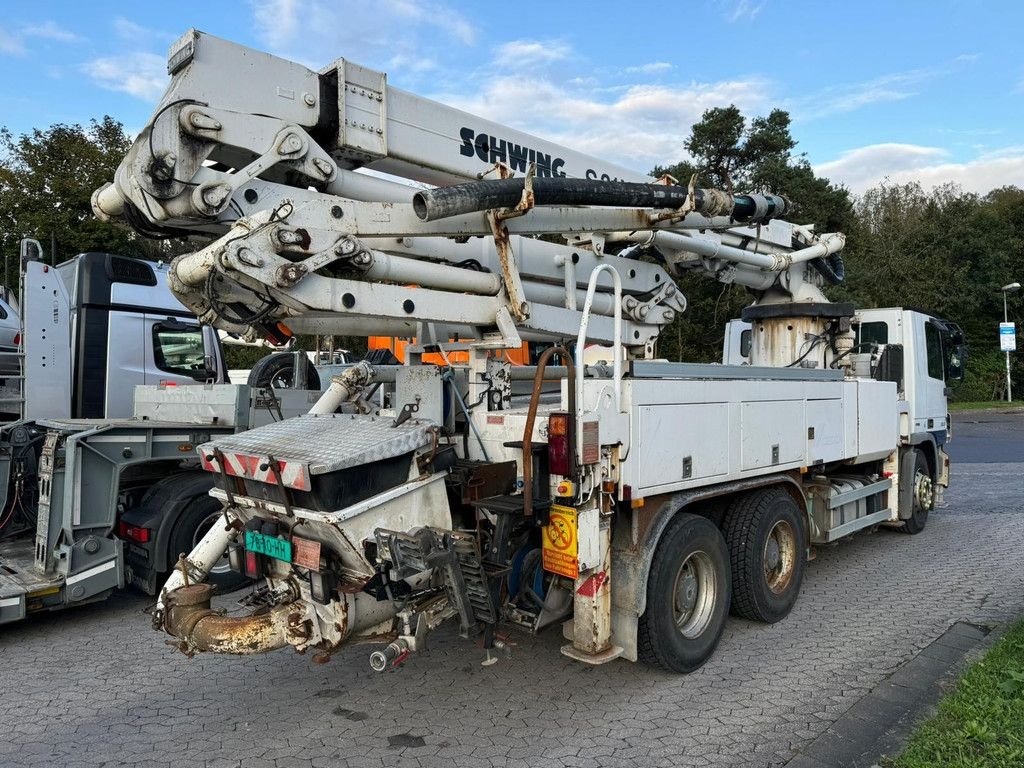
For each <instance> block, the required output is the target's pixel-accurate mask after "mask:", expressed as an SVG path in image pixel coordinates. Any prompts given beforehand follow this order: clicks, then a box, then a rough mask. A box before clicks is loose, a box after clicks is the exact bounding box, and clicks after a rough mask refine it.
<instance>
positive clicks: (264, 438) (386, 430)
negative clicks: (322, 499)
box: [200, 413, 433, 475]
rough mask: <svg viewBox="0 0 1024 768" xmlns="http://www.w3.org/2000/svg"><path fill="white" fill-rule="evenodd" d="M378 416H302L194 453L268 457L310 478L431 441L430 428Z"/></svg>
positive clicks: (212, 443)
mask: <svg viewBox="0 0 1024 768" xmlns="http://www.w3.org/2000/svg"><path fill="white" fill-rule="evenodd" d="M392 421H393V420H392V419H390V418H387V417H383V416H358V415H354V414H345V413H341V414H338V413H335V414H329V415H326V416H315V415H310V414H306V415H303V416H296V417H294V418H291V419H285V420H284V421H278V422H276V423H274V424H267V425H266V426H265V427H258V428H257V429H250V430H249V431H247V432H240V433H238V434H235V435H225V436H223V437H218V438H216V439H215V440H211V441H210V442H209V443H206V444H205V445H203V446H202V447H201V449H200V450H204V451H207V450H211V449H213V448H219V449H220V450H221V451H223V452H224V453H241V454H247V455H249V456H266V455H268V454H270V455H272V456H273V457H274V458H275V459H277V460H278V461H294V462H299V463H302V464H305V465H307V466H308V467H309V473H310V474H311V475H322V474H327V473H329V472H337V471H338V470H340V469H346V468H348V467H358V466H360V465H362V464H369V463H371V462H374V461H379V460H381V459H390V458H393V457H395V456H401V455H403V454H406V453H409V452H410V451H414V450H416V449H417V448H422V447H423V446H425V445H429V444H430V442H431V441H432V440H433V437H432V436H431V433H430V430H431V428H432V427H433V424H431V423H429V422H425V421H420V420H418V419H410V420H409V421H406V422H405V423H403V424H399V425H398V426H397V427H394V426H392Z"/></svg>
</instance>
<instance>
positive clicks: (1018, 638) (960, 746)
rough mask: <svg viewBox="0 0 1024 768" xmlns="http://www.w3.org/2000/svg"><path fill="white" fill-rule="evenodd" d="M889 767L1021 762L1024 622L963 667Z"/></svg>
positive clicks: (1003, 766)
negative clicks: (949, 690)
mask: <svg viewBox="0 0 1024 768" xmlns="http://www.w3.org/2000/svg"><path fill="white" fill-rule="evenodd" d="M884 765H886V766H888V767H890V768H944V767H947V766H948V768H1020V767H1021V766H1024V621H1019V622H1017V624H1015V625H1014V626H1013V627H1012V628H1011V629H1010V630H1009V631H1008V632H1007V633H1006V634H1005V635H1004V636H1003V637H1002V638H1000V640H999V641H998V642H997V643H996V644H995V645H994V646H993V647H992V648H991V649H990V650H989V652H988V653H987V654H985V656H984V657H983V658H982V659H981V660H979V661H977V662H975V663H974V664H973V665H971V667H970V668H969V669H968V670H967V672H966V673H965V674H964V676H963V677H962V678H960V681H959V682H958V683H957V686H956V689H955V690H954V691H953V692H952V693H951V694H950V695H948V696H947V697H946V698H944V699H943V700H942V701H941V702H939V711H938V714H936V716H935V717H933V718H932V719H931V720H928V721H926V722H924V723H922V724H921V725H919V726H918V727H917V728H916V729H915V731H914V733H913V735H912V736H911V738H910V742H909V743H908V744H907V746H906V749H904V750H903V754H901V755H900V756H899V757H898V758H896V759H895V760H889V761H886V762H885V763H884Z"/></svg>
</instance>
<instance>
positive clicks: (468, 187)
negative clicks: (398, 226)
mask: <svg viewBox="0 0 1024 768" xmlns="http://www.w3.org/2000/svg"><path fill="white" fill-rule="evenodd" d="M524 184H525V179H524V178H518V179H495V180H489V181H471V182H468V183H466V184H454V185H452V186H450V187H438V188H437V189H425V190H422V191H420V192H417V193H416V195H415V196H414V197H413V201H412V205H413V210H415V211H416V215H417V216H419V218H420V219H421V220H422V221H435V220H437V219H446V218H449V217H451V216H460V215H462V214H466V213H476V212H479V211H488V210H491V209H494V208H511V207H513V206H515V205H517V204H518V203H519V201H520V200H521V199H522V196H523V187H524ZM533 195H534V204H535V205H593V206H608V207H613V208H679V207H680V206H682V205H683V203H684V202H686V196H687V189H686V187H682V186H678V185H665V184H639V183H635V182H626V181H594V180H591V179H570V178H554V179H552V178H535V179H534V180H533ZM791 207H792V206H791V205H790V203H789V201H788V200H786V198H784V197H781V196H780V195H733V196H731V198H730V196H729V195H727V194H726V193H724V192H720V191H718V190H710V189H698V190H695V191H694V210H695V211H696V212H697V213H702V214H704V215H706V216H729V215H731V216H732V218H733V219H734V220H735V221H737V222H739V223H759V222H765V221H768V220H770V219H772V218H775V217H778V216H781V215H783V214H784V213H786V211H788V210H790V209H791Z"/></svg>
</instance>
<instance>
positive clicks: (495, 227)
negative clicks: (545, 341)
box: [487, 211, 529, 323]
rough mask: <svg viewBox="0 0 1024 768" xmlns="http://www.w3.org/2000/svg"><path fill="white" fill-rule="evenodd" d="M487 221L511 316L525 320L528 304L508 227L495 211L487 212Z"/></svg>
mask: <svg viewBox="0 0 1024 768" xmlns="http://www.w3.org/2000/svg"><path fill="white" fill-rule="evenodd" d="M487 221H488V223H489V224H490V225H491V233H492V234H493V235H494V248H495V250H496V251H497V253H498V263H499V264H500V265H501V280H502V284H503V285H504V286H505V292H506V293H507V294H508V304H509V309H510V310H511V312H512V317H513V318H515V320H516V322H519V323H522V322H525V321H526V320H527V318H529V304H528V303H527V302H526V295H525V294H524V293H523V284H522V281H521V280H520V278H519V270H518V269H517V268H516V263H515V257H514V256H513V255H512V241H511V238H510V237H509V234H508V229H507V228H506V227H505V224H504V223H503V219H502V218H501V217H500V215H499V214H498V213H497V212H496V211H488V212H487Z"/></svg>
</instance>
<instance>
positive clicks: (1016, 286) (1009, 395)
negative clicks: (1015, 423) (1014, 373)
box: [1001, 283, 1020, 403]
mask: <svg viewBox="0 0 1024 768" xmlns="http://www.w3.org/2000/svg"><path fill="white" fill-rule="evenodd" d="M1001 290H1002V292H1003V322H1004V323H1008V322H1010V317H1009V315H1008V314H1007V313H1006V294H1008V293H1013V292H1014V291H1019V290H1020V283H1010V284H1009V285H1004V286H1003V287H1002V289H1001ZM1006 402H1008V403H1011V402H1013V390H1012V389H1011V385H1010V350H1006Z"/></svg>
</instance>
